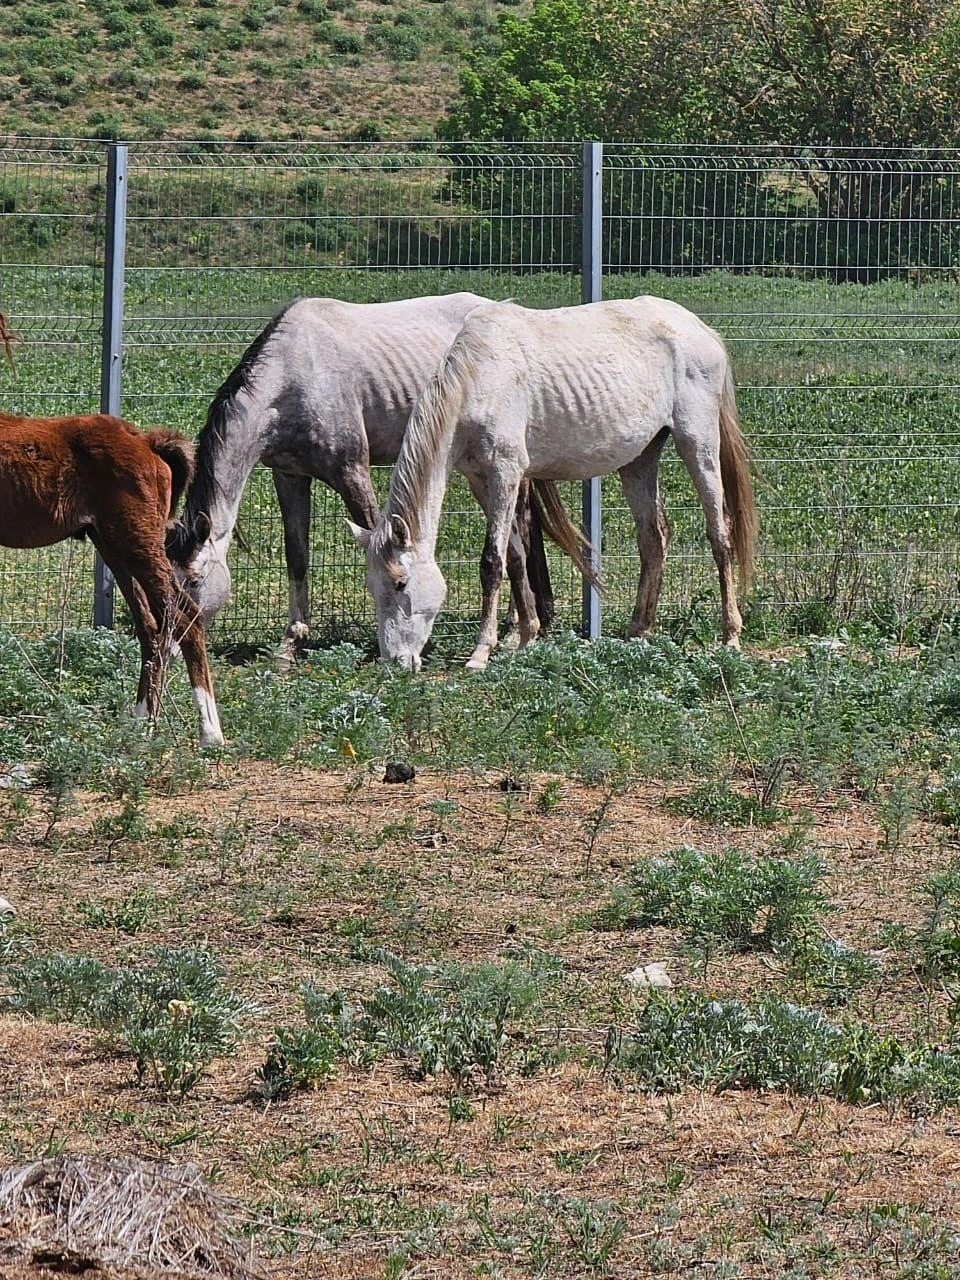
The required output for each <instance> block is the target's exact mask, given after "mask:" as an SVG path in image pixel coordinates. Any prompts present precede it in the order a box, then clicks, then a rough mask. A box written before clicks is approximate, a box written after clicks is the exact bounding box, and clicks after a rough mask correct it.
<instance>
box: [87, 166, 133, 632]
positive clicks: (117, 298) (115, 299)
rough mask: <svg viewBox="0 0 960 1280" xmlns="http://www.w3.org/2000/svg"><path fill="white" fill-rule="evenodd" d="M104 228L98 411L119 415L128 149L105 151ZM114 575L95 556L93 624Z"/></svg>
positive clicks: (109, 618)
mask: <svg viewBox="0 0 960 1280" xmlns="http://www.w3.org/2000/svg"><path fill="white" fill-rule="evenodd" d="M106 214H107V228H106V238H105V244H104V255H103V338H102V342H101V347H100V412H101V413H111V414H113V415H114V416H117V417H118V416H119V414H120V371H121V365H122V360H123V268H124V257H125V251H126V240H127V148H126V147H125V146H120V145H117V144H116V143H113V144H111V145H110V146H109V147H108V148H107V194H106ZM113 595H114V582H113V574H112V573H111V572H110V570H109V569H108V568H107V566H106V565H105V564H104V563H103V561H102V560H101V559H100V556H99V555H97V557H96V560H95V563H94V570H93V625H94V626H95V627H112V626H113Z"/></svg>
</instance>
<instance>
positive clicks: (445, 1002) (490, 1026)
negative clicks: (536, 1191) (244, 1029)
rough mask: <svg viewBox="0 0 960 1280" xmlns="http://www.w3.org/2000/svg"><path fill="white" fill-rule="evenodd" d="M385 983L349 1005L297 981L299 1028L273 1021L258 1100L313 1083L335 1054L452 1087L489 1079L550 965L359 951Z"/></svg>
mask: <svg viewBox="0 0 960 1280" xmlns="http://www.w3.org/2000/svg"><path fill="white" fill-rule="evenodd" d="M367 958H368V959H371V960H377V961H378V962H379V963H380V964H382V965H383V966H384V967H385V968H386V970H387V972H388V975H389V982H388V983H386V984H385V985H382V986H380V987H378V988H377V990H376V991H374V993H373V994H372V995H371V996H369V997H368V998H366V999H363V1000H361V1001H360V1002H359V1004H357V1005H350V1004H348V1003H347V1002H346V1000H345V999H344V996H343V994H342V993H341V992H339V991H336V992H333V993H332V994H330V995H328V994H325V993H324V992H321V991H318V990H317V988H315V987H312V986H310V985H307V986H305V987H304V988H303V1002H304V1010H305V1013H306V1017H307V1024H308V1025H307V1027H306V1029H302V1028H301V1029H299V1030H298V1029H293V1028H278V1029H277V1031H276V1032H275V1033H274V1038H273V1041H272V1043H271V1046H270V1050H269V1053H268V1055H267V1058H266V1061H265V1062H264V1063H263V1065H262V1066H261V1067H260V1068H259V1069H258V1071H257V1079H258V1081H259V1087H260V1092H261V1094H262V1095H263V1097H264V1098H266V1099H271V1098H280V1097H286V1096H288V1095H289V1093H291V1092H292V1091H293V1090H294V1089H297V1088H304V1087H310V1086H313V1085H316V1084H317V1083H319V1082H320V1081H321V1080H323V1079H325V1078H326V1077H327V1075H329V1074H330V1072H331V1071H332V1069H333V1064H334V1061H335V1060H336V1059H337V1058H345V1059H347V1060H349V1061H352V1062H354V1063H368V1062H370V1061H372V1060H373V1059H374V1058H376V1057H379V1056H381V1055H383V1054H390V1055H393V1056H396V1057H399V1058H400V1059H402V1060H403V1061H404V1062H405V1063H406V1064H407V1066H408V1069H409V1070H410V1071H411V1072H412V1073H413V1075H415V1076H417V1077H424V1076H430V1075H439V1074H440V1073H442V1072H445V1073H447V1074H448V1075H450V1076H451V1077H452V1078H453V1080H454V1082H455V1084H456V1085H457V1087H458V1088H459V1087H461V1086H462V1085H463V1084H464V1083H465V1082H466V1081H468V1080H470V1079H472V1078H473V1077H474V1076H476V1075H477V1074H478V1073H480V1074H482V1075H483V1077H484V1079H485V1080H486V1082H487V1083H488V1084H489V1083H490V1081H491V1080H492V1078H493V1075H494V1072H495V1071H496V1069H497V1067H498V1065H499V1063H500V1060H501V1057H502V1054H503V1051H504V1048H505V1046H506V1043H507V1036H506V1023H507V1021H508V1019H510V1018H512V1017H516V1016H517V1015H518V1014H519V1013H521V1012H522V1011H523V1010H524V1009H527V1008H529V1007H530V1006H531V1005H532V1004H534V1003H536V1002H537V1001H538V1000H539V999H540V998H541V996H542V995H543V993H544V990H545V988H546V987H547V986H548V985H549V984H550V983H552V982H553V981H554V980H555V979H556V977H557V975H558V973H559V965H558V962H557V961H555V960H554V959H553V958H552V957H548V956H542V955H538V954H533V955H530V956H527V957H524V958H522V959H517V960H509V961H507V962H505V963H503V964H499V965H497V964H479V965H442V966H438V967H437V968H432V967H428V966H424V965H410V964H407V963H406V962H405V961H404V960H401V959H400V957H399V956H396V955H394V954H393V953H392V952H389V951H383V950H374V951H372V952H370V953H369V956H368V957H367Z"/></svg>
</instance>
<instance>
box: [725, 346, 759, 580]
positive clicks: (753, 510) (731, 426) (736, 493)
mask: <svg viewBox="0 0 960 1280" xmlns="http://www.w3.org/2000/svg"><path fill="white" fill-rule="evenodd" d="M720 479H721V482H722V484H723V499H724V504H725V506H726V508H727V520H728V522H729V526H730V540H731V542H732V543H733V554H734V556H735V558H736V561H737V564H738V565H739V568H740V587H741V590H744V591H745V590H746V589H747V587H748V586H749V585H750V579H751V577H752V576H753V560H754V548H755V545H756V541H757V507H756V503H755V502H754V498H753V482H752V481H751V479H750V455H749V453H748V451H747V443H746V441H745V440H744V438H743V433H742V432H741V430H740V420H739V417H738V414H737V401H736V396H735V394H734V389H733V371H732V369H731V368H730V361H729V359H728V360H727V368H726V372H725V374H724V379H723V391H722V392H721V394H720Z"/></svg>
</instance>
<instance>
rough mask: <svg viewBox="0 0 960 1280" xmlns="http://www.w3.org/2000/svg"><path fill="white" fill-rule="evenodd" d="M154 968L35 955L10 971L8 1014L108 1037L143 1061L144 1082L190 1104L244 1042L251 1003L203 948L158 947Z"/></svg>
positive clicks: (139, 1067)
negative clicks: (211, 1070) (202, 1082)
mask: <svg viewBox="0 0 960 1280" xmlns="http://www.w3.org/2000/svg"><path fill="white" fill-rule="evenodd" d="M152 957H153V963H152V964H151V965H148V966H143V967H139V968H135V967H126V966H123V967H120V968H117V969H111V968H108V967H107V966H106V965H104V964H101V962H100V961H98V960H93V959H91V958H89V957H87V956H67V955H64V954H62V953H57V954H54V955H49V956H28V957H26V958H24V959H22V960H21V961H20V962H19V963H17V964H15V965H13V966H11V967H10V968H9V969H7V971H6V978H7V981H8V983H9V985H10V987H11V990H12V994H11V995H10V996H8V997H7V999H6V1004H7V1006H8V1007H9V1008H12V1009H16V1010H19V1011H22V1012H25V1013H31V1014H33V1015H35V1016H36V1017H42V1018H49V1019H52V1020H54V1021H59V1020H65V1021H69V1022H79V1023H81V1024H83V1025H87V1026H91V1027H94V1028H96V1029H98V1030H100V1031H103V1032H104V1033H105V1034H106V1035H107V1036H108V1038H109V1039H111V1040H114V1041H116V1042H118V1043H119V1044H121V1045H123V1046H125V1047H126V1048H127V1049H128V1050H129V1051H130V1052H131V1053H132V1054H133V1055H134V1058H135V1060H136V1071H137V1079H138V1081H141V1082H142V1081H143V1080H144V1079H150V1080H151V1081H152V1082H153V1084H155V1085H156V1087H157V1088H158V1089H159V1090H160V1092H161V1093H162V1094H163V1095H164V1096H165V1097H175V1098H183V1097H184V1096H185V1095H186V1094H187V1093H188V1092H189V1090H190V1089H192V1088H193V1086H194V1085H195V1084H196V1083H197V1081H198V1080H199V1079H200V1077H201V1075H202V1074H203V1072H204V1070H205V1069H206V1067H207V1066H208V1065H209V1063H210V1062H211V1061H212V1059H213V1058H214V1057H216V1056H217V1055H218V1054H222V1053H227V1052H229V1051H230V1050H231V1049H232V1048H233V1047H234V1045H235V1043H236V1041H237V1039H238V1037H239V1017H240V1014H241V1013H242V1011H243V1010H244V1008H245V1007H246V1006H245V1002H244V1001H243V1000H242V999H240V997H239V996H236V995H234V994H233V993H231V992H230V991H228V990H227V989H226V988H224V987H223V986H222V984H221V982H220V973H219V968H218V966H217V964H216V961H215V960H214V959H213V957H212V956H211V955H210V954H209V953H208V952H206V951H202V950H199V949H198V948H191V947H186V948H183V949H180V950H173V949H170V948H167V947H158V948H157V949H156V950H155V951H154V952H153V953H152Z"/></svg>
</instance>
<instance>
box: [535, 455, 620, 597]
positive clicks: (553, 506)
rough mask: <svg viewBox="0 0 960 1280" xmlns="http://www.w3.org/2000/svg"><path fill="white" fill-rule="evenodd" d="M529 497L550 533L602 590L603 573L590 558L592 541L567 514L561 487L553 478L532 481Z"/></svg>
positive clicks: (589, 580)
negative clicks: (601, 575) (558, 486)
mask: <svg viewBox="0 0 960 1280" xmlns="http://www.w3.org/2000/svg"><path fill="white" fill-rule="evenodd" d="M530 498H531V503H530V505H531V507H532V508H534V509H536V511H537V514H538V516H539V519H540V522H541V523H542V525H543V528H544V530H545V532H546V534H547V537H548V538H550V539H551V541H553V542H555V543H556V544H557V546H558V547H559V548H560V550H561V551H563V552H565V553H566V554H567V555H568V556H569V557H570V559H571V560H572V561H573V563H574V564H575V565H576V566H577V568H578V569H579V570H580V572H581V573H582V574H583V576H584V577H585V578H586V580H587V582H589V583H590V585H591V586H592V587H594V588H595V589H596V590H597V591H602V590H603V583H602V582H601V581H600V575H599V573H598V572H597V570H596V569H595V568H594V566H593V564H592V563H591V561H590V553H591V551H592V547H591V546H590V542H589V540H588V539H587V538H585V537H584V535H583V532H582V530H580V529H578V528H577V526H576V525H575V524H574V523H573V521H572V520H571V519H570V517H569V516H568V515H567V509H566V507H565V506H564V505H563V500H562V499H561V497H560V490H559V489H558V488H557V486H556V484H555V483H554V481H553V480H533V481H531V483H530ZM544 562H546V561H544Z"/></svg>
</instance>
